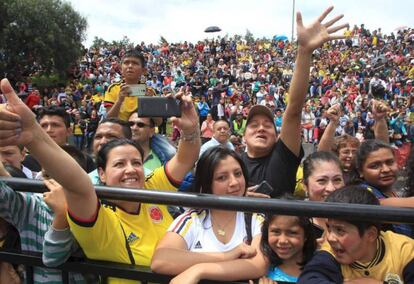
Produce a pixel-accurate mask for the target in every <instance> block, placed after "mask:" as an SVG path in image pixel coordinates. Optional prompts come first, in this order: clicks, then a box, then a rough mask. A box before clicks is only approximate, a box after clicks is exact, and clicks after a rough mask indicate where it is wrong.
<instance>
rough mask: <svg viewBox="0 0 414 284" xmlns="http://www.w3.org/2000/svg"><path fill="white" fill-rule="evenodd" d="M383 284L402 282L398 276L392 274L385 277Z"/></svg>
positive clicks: (400, 283)
mask: <svg viewBox="0 0 414 284" xmlns="http://www.w3.org/2000/svg"><path fill="white" fill-rule="evenodd" d="M384 283H387V284H403V283H404V282H403V281H402V280H401V278H400V276H398V275H397V274H394V273H387V274H386V275H385V279H384Z"/></svg>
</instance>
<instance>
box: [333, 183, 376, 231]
mask: <svg viewBox="0 0 414 284" xmlns="http://www.w3.org/2000/svg"><path fill="white" fill-rule="evenodd" d="M325 202H336V203H347V204H367V205H380V203H379V201H378V199H377V198H376V197H375V195H374V194H373V193H371V192H370V191H369V190H368V189H366V188H365V187H363V186H358V185H350V186H345V187H342V188H340V189H337V190H335V191H334V192H332V193H331V194H330V195H329V196H328V197H327V198H326V200H325ZM334 219H338V220H342V221H345V222H347V223H349V224H352V225H354V226H356V227H357V228H358V233H359V235H360V236H361V237H362V236H363V235H364V233H365V231H366V230H367V229H368V228H369V227H371V226H374V227H375V228H377V230H378V232H379V231H380V229H381V223H378V222H375V221H373V222H369V221H359V220H350V219H347V218H334Z"/></svg>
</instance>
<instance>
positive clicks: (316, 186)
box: [304, 161, 345, 201]
mask: <svg viewBox="0 0 414 284" xmlns="http://www.w3.org/2000/svg"><path fill="white" fill-rule="evenodd" d="M344 185H345V183H344V179H343V175H342V171H341V169H340V167H339V165H338V164H337V163H335V162H334V161H315V162H313V171H312V173H311V175H310V176H309V178H308V182H307V184H304V188H305V190H306V191H307V192H308V196H309V200H311V201H324V200H325V199H326V197H328V195H329V194H331V193H332V192H334V191H335V190H337V189H338V188H341V187H343V186H344Z"/></svg>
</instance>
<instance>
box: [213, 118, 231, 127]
mask: <svg viewBox="0 0 414 284" xmlns="http://www.w3.org/2000/svg"><path fill="white" fill-rule="evenodd" d="M217 122H225V123H227V125H228V127H231V126H230V122H229V121H228V120H227V119H223V118H220V119H217V120H216V121H214V124H216V123H217ZM213 127H214V126H213Z"/></svg>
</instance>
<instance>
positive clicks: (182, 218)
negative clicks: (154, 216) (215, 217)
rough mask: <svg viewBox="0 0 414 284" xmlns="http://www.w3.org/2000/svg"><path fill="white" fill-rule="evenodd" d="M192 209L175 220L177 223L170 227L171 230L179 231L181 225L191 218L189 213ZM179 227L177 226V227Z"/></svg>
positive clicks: (191, 212)
mask: <svg viewBox="0 0 414 284" xmlns="http://www.w3.org/2000/svg"><path fill="white" fill-rule="evenodd" d="M193 212H194V210H191V211H189V212H188V213H186V214H184V215H183V216H182V217H181V219H180V220H179V221H178V222H177V224H176V225H175V226H174V228H173V229H172V231H173V232H176V233H179V232H180V230H182V228H183V226H184V225H185V223H186V222H187V221H188V220H191V214H193ZM178 227H179V228H178Z"/></svg>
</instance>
